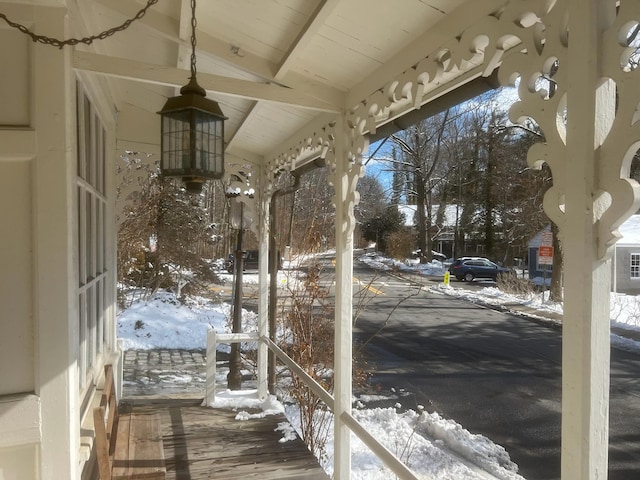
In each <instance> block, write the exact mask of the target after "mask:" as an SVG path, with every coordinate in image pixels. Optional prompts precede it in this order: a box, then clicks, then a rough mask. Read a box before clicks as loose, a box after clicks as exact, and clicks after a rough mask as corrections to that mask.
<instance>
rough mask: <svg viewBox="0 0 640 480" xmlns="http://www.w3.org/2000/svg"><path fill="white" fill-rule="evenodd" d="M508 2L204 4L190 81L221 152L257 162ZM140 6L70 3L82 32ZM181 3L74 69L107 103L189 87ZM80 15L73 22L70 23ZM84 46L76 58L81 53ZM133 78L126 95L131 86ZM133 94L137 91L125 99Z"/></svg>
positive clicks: (146, 103)
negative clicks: (208, 109)
mask: <svg viewBox="0 0 640 480" xmlns="http://www.w3.org/2000/svg"><path fill="white" fill-rule="evenodd" d="M504 3H506V0H426V1H425V0H398V1H394V2H388V1H387V0H349V1H346V0H342V1H341V0H314V1H311V0H283V1H276V0H241V1H237V0H208V1H200V2H198V5H197V67H198V81H199V82H200V84H201V85H202V86H203V87H205V89H206V90H207V92H208V93H207V94H208V96H209V97H211V98H213V99H215V100H216V101H218V102H219V103H220V106H221V108H222V111H223V112H224V113H225V115H226V116H227V117H229V121H228V123H227V128H226V135H227V138H226V141H227V151H228V152H230V153H234V152H246V154H248V155H253V156H255V157H257V158H261V157H264V156H265V155H267V154H268V153H269V152H272V151H274V149H276V148H277V147H278V146H279V145H280V144H281V143H282V142H283V141H285V140H287V139H288V138H290V137H291V135H292V134H294V132H296V131H298V130H299V129H300V128H301V127H302V126H304V125H306V124H308V123H310V122H312V121H313V120H314V118H316V117H318V116H320V115H326V114H327V113H331V114H335V113H338V112H340V111H343V110H344V109H345V108H348V107H350V106H353V104H354V102H358V101H360V100H361V99H363V98H364V97H365V96H366V95H368V94H370V93H371V92H373V91H375V90H377V89H379V88H380V87H381V86H382V85H384V83H385V82H386V81H388V80H389V79H391V78H393V76H394V75H397V74H398V73H399V72H402V71H403V70H406V69H407V68H410V67H411V66H412V65H413V64H415V63H416V61H417V60H419V59H420V58H423V57H424V56H426V55H427V54H429V53H430V52H431V51H433V50H435V49H436V48H437V47H438V46H439V45H441V44H443V43H445V42H446V41H448V40H450V39H451V38H452V37H454V36H455V35H456V34H457V33H459V32H462V31H463V30H464V28H465V27H467V26H468V25H470V24H472V22H473V21H474V19H477V18H478V17H479V16H481V15H486V14H487V13H489V12H492V11H495V10H496V9H497V8H499V7H500V6H501V5H503V4H504ZM144 4H145V1H144V0H136V1H131V0H90V1H86V2H85V1H83V2H77V9H75V10H74V9H72V10H71V17H72V18H71V25H72V28H74V27H73V26H74V25H78V24H79V25H83V27H82V28H83V29H84V30H86V31H82V32H74V33H80V34H87V33H88V32H89V31H90V32H95V31H101V30H104V29H107V28H109V27H112V26H114V25H117V24H119V23H121V22H122V21H123V20H124V19H126V18H131V17H132V16H134V15H135V14H136V12H137V11H138V10H139V9H140V8H141V7H142V6H143V5H144ZM190 15H191V12H190V1H189V0H180V1H177V0H175V1H163V0H161V1H160V2H159V3H158V4H157V5H155V6H154V7H152V8H151V9H150V10H149V11H148V13H147V15H145V16H144V17H143V18H142V19H141V20H139V21H136V22H134V23H133V24H132V25H131V27H130V28H129V29H127V30H126V31H124V32H121V33H119V34H117V35H115V36H114V37H112V38H110V39H108V40H105V41H103V42H97V43H96V44H94V47H93V48H86V49H78V50H77V51H76V52H75V53H74V56H73V65H74V67H75V68H77V69H78V70H82V71H84V72H86V73H87V74H98V75H101V76H106V77H108V78H109V85H110V86H111V88H112V91H113V92H114V93H113V96H114V104H115V105H116V108H118V109H119V110H122V109H123V108H125V107H126V105H134V106H135V107H137V108H142V109H144V110H146V111H148V112H149V113H150V114H153V115H155V112H157V111H158V110H160V108H161V107H162V104H163V103H164V100H165V99H166V98H167V97H170V96H173V95H175V94H176V93H175V87H180V86H182V85H184V84H186V83H187V80H188V75H189V68H188V65H189V55H190V42H189V38H190V28H191V27H190ZM74 19H78V20H79V21H78V22H74ZM83 50H84V51H83ZM132 81H133V82H141V84H142V89H143V94H142V95H141V94H140V91H141V90H140V88H135V89H132V88H131V87H130V86H129V84H130V83H131V82H132ZM132 92H135V93H134V94H132Z"/></svg>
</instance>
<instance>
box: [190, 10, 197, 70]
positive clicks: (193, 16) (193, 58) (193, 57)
mask: <svg viewBox="0 0 640 480" xmlns="http://www.w3.org/2000/svg"><path fill="white" fill-rule="evenodd" d="M197 24H198V22H197V21H196V0H191V78H194V79H195V78H196V25H197Z"/></svg>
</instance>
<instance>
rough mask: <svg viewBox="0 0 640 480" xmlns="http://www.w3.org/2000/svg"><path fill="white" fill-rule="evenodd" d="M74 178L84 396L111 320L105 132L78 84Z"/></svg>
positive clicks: (92, 106) (79, 364) (80, 355)
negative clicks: (107, 319)
mask: <svg viewBox="0 0 640 480" xmlns="http://www.w3.org/2000/svg"><path fill="white" fill-rule="evenodd" d="M76 85H77V98H76V101H77V109H76V113H77V135H78V138H77V142H78V143H77V145H78V162H77V175H76V201H77V209H76V214H77V219H76V221H77V228H78V236H77V242H78V243H77V250H76V251H77V255H78V262H77V263H78V289H77V298H78V332H79V345H78V379H79V389H80V392H81V394H82V392H83V391H85V390H86V389H87V387H89V386H91V384H92V379H93V375H94V369H95V368H96V366H98V365H100V358H99V357H100V355H101V354H102V353H103V352H104V351H105V350H106V348H107V346H108V341H109V339H108V338H107V337H108V335H107V329H106V328H105V320H106V318H107V315H106V310H107V304H108V302H106V301H105V300H106V299H105V295H106V294H107V282H108V275H109V274H110V272H109V271H108V268H107V265H108V263H107V254H106V234H107V231H108V229H107V225H106V222H107V196H106V190H105V174H106V161H107V159H106V130H105V127H104V124H103V122H102V121H101V119H100V116H99V115H98V112H97V110H96V108H95V107H94V104H93V102H92V101H91V99H90V97H89V95H88V93H87V92H86V91H85V89H84V88H83V86H82V84H81V83H80V82H77V84H76Z"/></svg>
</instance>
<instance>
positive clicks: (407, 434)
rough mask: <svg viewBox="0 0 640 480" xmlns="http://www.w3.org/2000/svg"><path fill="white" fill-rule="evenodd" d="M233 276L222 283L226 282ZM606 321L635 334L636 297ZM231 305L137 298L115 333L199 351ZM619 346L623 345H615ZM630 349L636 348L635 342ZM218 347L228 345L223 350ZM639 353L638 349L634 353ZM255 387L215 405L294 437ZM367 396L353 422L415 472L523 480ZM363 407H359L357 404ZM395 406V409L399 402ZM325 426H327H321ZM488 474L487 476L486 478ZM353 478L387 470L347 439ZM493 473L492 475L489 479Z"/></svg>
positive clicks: (487, 455) (495, 292)
mask: <svg viewBox="0 0 640 480" xmlns="http://www.w3.org/2000/svg"><path fill="white" fill-rule="evenodd" d="M360 261H363V262H365V263H367V264H369V265H371V266H372V267H374V268H378V269H384V270H392V269H393V270H398V271H410V272H412V273H418V274H421V275H429V276H440V275H443V274H444V271H445V270H444V266H443V264H442V263H441V262H438V261H433V262H431V263H429V264H419V263H417V262H413V261H410V260H408V261H405V262H398V261H393V260H390V259H387V258H384V257H380V256H377V255H375V254H367V255H364V256H362V257H360ZM231 279H232V276H231V275H229V278H228V279H226V280H227V281H228V282H231ZM244 279H245V283H254V282H257V275H245V278H244ZM299 281H300V275H299V274H298V273H297V272H295V270H293V271H292V270H289V271H287V270H285V271H284V272H279V274H278V284H279V285H281V286H288V287H290V288H294V287H295V285H296V282H299ZM431 290H432V291H436V292H440V293H443V294H447V295H455V296H458V297H460V298H466V299H468V300H471V301H482V302H484V303H490V304H494V305H505V304H522V305H525V306H528V307H531V308H535V309H536V310H538V311H539V312H541V314H544V312H545V311H546V312H554V313H561V312H562V306H561V305H558V304H553V303H551V302H549V301H548V300H545V298H544V296H543V295H542V294H540V293H538V294H532V295H530V296H528V297H524V298H523V297H516V296H513V295H507V294H504V293H503V292H501V291H500V290H499V289H497V288H495V287H486V288H483V289H481V290H478V291H469V290H465V289H462V288H459V287H455V286H452V285H449V286H444V285H443V284H436V285H435V286H433V287H431ZM611 312H612V313H611V315H612V324H613V325H615V326H619V327H620V326H622V327H624V328H628V329H637V330H640V320H639V319H640V301H639V299H638V297H632V296H627V295H612V301H611ZM229 316H230V305H229V304H227V303H212V302H211V301H210V300H207V299H204V298H199V297H195V298H189V300H188V301H187V302H186V304H181V303H180V302H179V301H178V300H177V299H176V297H175V296H174V295H173V294H171V293H168V292H158V293H156V294H155V295H153V297H152V298H149V299H142V298H138V299H137V300H136V301H135V302H133V303H132V304H131V305H130V306H129V307H128V308H127V309H126V310H124V311H122V312H120V314H119V316H118V336H119V338H121V339H122V340H123V345H124V348H125V350H127V349H155V348H172V349H188V350H192V349H204V348H205V346H206V332H207V330H208V329H210V328H214V329H215V330H216V331H217V332H220V333H228V332H230V326H231V322H230V320H229ZM256 324H257V315H256V314H255V313H252V312H248V311H244V310H243V330H244V331H245V332H248V331H255V330H256V328H257V327H256ZM621 341H622V340H621ZM625 341H627V342H630V343H631V347H630V348H638V342H633V341H629V340H625ZM219 348H220V349H224V348H226V346H223V345H221V346H220V347H219ZM638 349H639V350H640V348H638ZM255 393H256V392H255V390H243V391H241V392H231V391H226V392H220V393H217V394H216V403H215V405H212V406H214V407H220V408H223V407H226V408H229V407H231V408H234V409H236V410H238V415H237V417H236V418H237V420H239V421H248V420H250V419H251V418H254V417H255V416H256V415H257V416H263V415H268V414H272V413H280V412H285V414H286V415H287V419H288V420H289V422H290V425H286V424H284V425H280V426H279V430H280V431H282V439H281V441H283V442H284V441H287V440H288V439H290V438H292V430H291V428H292V427H293V428H294V429H295V430H296V431H298V433H300V431H301V430H300V422H299V412H298V411H297V408H296V406H295V405H289V404H287V405H286V407H285V406H284V405H283V404H281V403H280V402H279V401H278V400H276V399H275V398H274V397H269V398H268V399H267V400H266V401H264V402H260V401H258V400H257V399H256V395H255ZM370 400H371V398H364V397H362V398H359V399H358V398H356V399H354V406H355V408H354V411H353V414H354V416H355V418H356V419H357V420H358V421H359V422H361V423H362V424H363V425H364V426H365V428H366V429H367V430H368V431H369V432H370V433H371V434H372V435H373V436H374V437H375V438H377V439H379V440H380V441H383V443H384V444H385V446H386V447H387V448H388V449H389V450H390V451H391V452H393V453H394V454H396V455H397V456H398V457H399V458H400V459H401V460H403V461H404V462H405V463H406V464H408V465H409V466H410V468H412V469H413V470H414V471H415V472H416V473H417V474H418V475H421V476H424V478H429V479H433V480H444V479H447V480H458V479H460V480H463V479H464V480H475V479H488V478H498V479H503V480H521V479H522V477H521V476H519V475H518V474H517V473H516V472H517V466H516V465H515V464H513V463H512V462H511V460H510V459H509V455H508V453H507V452H506V451H505V450H504V448H502V447H501V446H499V445H496V444H494V443H493V442H491V441H490V440H489V439H487V438H486V437H484V436H482V435H475V434H472V433H470V432H468V431H467V430H465V429H464V428H463V427H462V426H461V425H459V424H457V423H456V422H454V421H452V420H446V419H443V418H442V417H440V416H439V415H438V414H437V413H435V412H434V413H431V414H430V413H427V412H425V411H424V410H419V411H418V412H416V411H413V410H407V411H402V412H401V411H400V409H398V410H396V409H394V408H384V409H380V408H376V409H367V408H363V407H364V403H366V402H367V401H370ZM363 402H364V403H363ZM398 407H400V405H398ZM246 408H260V409H261V410H262V412H261V413H258V414H256V413H251V414H249V413H248V412H246V411H245V410H244V409H246ZM324 415H325V416H326V415H328V416H329V417H328V418H327V417H323V418H322V419H319V420H318V421H319V422H323V424H325V425H327V424H331V422H332V419H331V418H330V415H331V414H330V413H325V414H324ZM326 422H329V423H326ZM328 430H329V432H328V437H327V439H326V442H327V443H326V448H325V451H324V454H323V455H322V456H321V458H320V459H319V460H320V462H321V464H322V465H323V467H324V468H325V470H326V471H327V473H329V474H331V473H332V469H333V450H332V448H333V447H332V445H333V437H332V435H333V432H332V429H331V428H329V429H328ZM487 472H489V473H490V475H488V474H487ZM352 474H353V478H354V479H361V480H378V479H380V480H383V479H384V480H386V479H387V478H389V476H390V472H389V471H388V470H387V469H386V468H385V467H384V466H383V465H382V463H381V462H380V460H379V459H378V458H377V457H376V456H375V455H374V454H372V453H371V452H370V450H369V449H368V448H367V447H366V446H365V445H364V444H363V443H362V442H361V441H360V440H359V439H357V438H356V437H355V436H354V437H353V442H352ZM491 475H492V476H491Z"/></svg>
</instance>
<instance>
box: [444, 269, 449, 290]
mask: <svg viewBox="0 0 640 480" xmlns="http://www.w3.org/2000/svg"><path fill="white" fill-rule="evenodd" d="M449 276H450V274H449V272H444V285H445V287H448V286H449Z"/></svg>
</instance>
